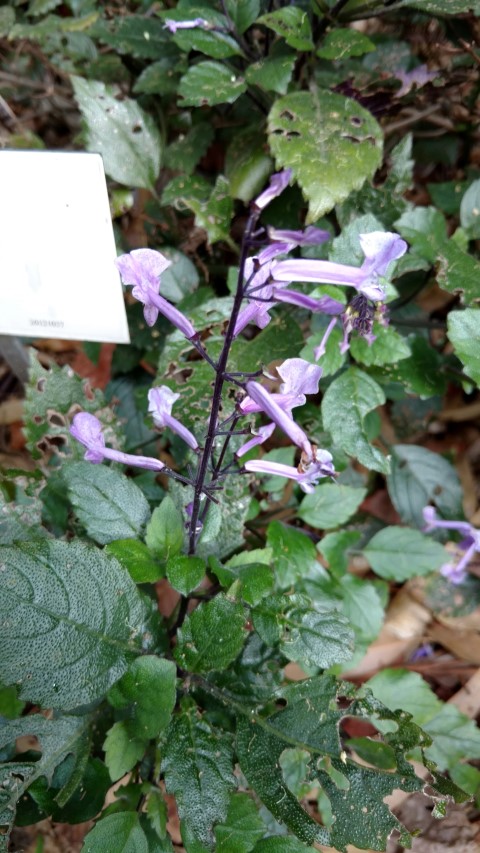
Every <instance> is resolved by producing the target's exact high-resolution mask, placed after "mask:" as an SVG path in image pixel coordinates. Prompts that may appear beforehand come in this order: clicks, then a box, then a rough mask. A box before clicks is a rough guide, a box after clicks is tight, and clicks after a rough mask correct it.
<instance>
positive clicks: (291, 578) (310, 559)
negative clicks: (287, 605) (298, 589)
mask: <svg viewBox="0 0 480 853" xmlns="http://www.w3.org/2000/svg"><path fill="white" fill-rule="evenodd" d="M267 544H268V545H269V546H270V548H272V550H273V564H274V567H275V578H276V581H277V584H278V586H279V587H280V589H287V588H288V587H289V586H291V584H293V583H295V582H296V581H297V580H298V579H299V578H301V577H302V575H305V574H307V572H308V571H309V569H311V568H312V567H313V566H316V565H317V561H316V553H315V546H314V544H313V542H312V541H311V539H309V537H308V536H306V535H305V533H302V532H301V531H300V530H297V529H296V528H295V527H287V526H286V525H284V524H281V523H280V522H279V521H272V522H271V523H270V524H269V525H268V528H267Z"/></svg>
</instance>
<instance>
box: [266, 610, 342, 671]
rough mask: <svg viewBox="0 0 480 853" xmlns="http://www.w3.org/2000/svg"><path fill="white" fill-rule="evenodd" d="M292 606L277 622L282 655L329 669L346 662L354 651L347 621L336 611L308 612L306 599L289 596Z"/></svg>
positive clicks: (297, 661)
mask: <svg viewBox="0 0 480 853" xmlns="http://www.w3.org/2000/svg"><path fill="white" fill-rule="evenodd" d="M290 601H291V605H292V606H291V607H289V608H288V609H287V610H286V611H285V612H284V613H283V615H282V617H281V619H280V622H281V625H282V629H283V636H282V638H281V640H280V648H281V651H282V653H283V654H284V655H285V657H287V658H288V659H289V660H291V661H295V662H296V663H300V664H304V665H306V666H308V667H312V666H313V667H320V668H321V669H328V667H330V666H332V665H333V664H335V663H342V662H343V661H346V660H349V659H350V658H351V656H352V651H353V632H352V629H351V627H350V623H349V622H348V620H347V619H346V618H345V617H344V616H342V615H341V614H340V613H338V612H337V611H335V610H333V611H332V610H322V609H321V608H320V607H319V608H318V610H312V609H307V608H308V599H306V598H302V596H296V595H294V596H291V598H290Z"/></svg>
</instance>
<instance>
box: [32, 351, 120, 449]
mask: <svg viewBox="0 0 480 853" xmlns="http://www.w3.org/2000/svg"><path fill="white" fill-rule="evenodd" d="M73 407H79V408H80V409H82V411H84V412H89V413H90V414H94V415H96V417H98V419H99V420H100V422H101V424H102V426H103V427H104V428H105V431H104V435H105V440H106V443H107V444H113V445H114V446H115V447H117V448H118V446H119V441H118V435H117V427H116V426H114V425H115V422H116V416H115V415H114V414H113V412H112V410H111V409H108V408H107V404H106V401H105V397H104V395H103V394H102V392H101V391H99V390H98V389H94V390H92V389H91V388H90V386H89V384H88V382H86V381H85V380H84V379H81V378H80V377H79V376H76V375H75V374H74V372H73V371H72V369H71V367H68V365H65V366H64V367H58V366H57V365H52V367H51V368H50V369H49V370H46V369H45V368H44V367H42V365H41V364H40V362H39V361H38V360H37V358H36V357H34V356H33V355H31V358H30V370H29V375H28V385H27V386H26V400H25V414H24V417H25V435H26V439H27V447H28V450H29V451H30V453H31V454H32V456H33V458H34V459H40V458H41V457H42V455H45V453H48V454H50V453H51V452H52V451H53V452H54V453H57V454H58V455H61V456H62V455H63V454H64V451H65V448H68V447H70V448H71V449H72V451H73V453H74V454H75V453H76V454H77V455H78V458H80V455H81V454H82V455H83V453H84V452H85V449H84V447H83V446H82V447H81V446H80V444H79V443H78V442H76V441H74V440H73V438H72V437H71V436H70V432H69V429H68V427H69V417H68V416H69V414H70V413H71V411H72V409H73Z"/></svg>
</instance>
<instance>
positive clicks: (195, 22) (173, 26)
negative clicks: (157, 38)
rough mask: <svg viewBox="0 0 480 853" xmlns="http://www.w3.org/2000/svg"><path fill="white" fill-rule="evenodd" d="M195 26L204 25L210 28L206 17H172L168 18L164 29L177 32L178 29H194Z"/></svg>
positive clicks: (203, 27) (203, 26)
mask: <svg viewBox="0 0 480 853" xmlns="http://www.w3.org/2000/svg"><path fill="white" fill-rule="evenodd" d="M194 27H202V29H208V28H209V27H210V24H209V23H208V21H206V20H205V18H193V19H192V20H191V21H173V20H172V18H166V19H165V23H164V25H163V29H164V30H170V32H171V33H173V34H175V33H176V32H177V30H192V29H194Z"/></svg>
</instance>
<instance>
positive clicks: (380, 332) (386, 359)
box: [350, 324, 412, 367]
mask: <svg viewBox="0 0 480 853" xmlns="http://www.w3.org/2000/svg"><path fill="white" fill-rule="evenodd" d="M373 332H374V334H375V340H374V341H373V343H372V344H369V343H368V342H367V341H366V340H365V338H362V337H360V336H355V337H352V341H351V344H350V351H351V353H352V355H353V357H354V359H355V361H360V362H361V363H362V364H366V365H367V367H369V366H371V365H376V366H378V365H380V366H381V365H383V364H396V363H397V362H398V361H402V359H404V358H409V356H411V354H412V353H411V349H410V347H409V345H408V343H407V341H406V340H405V338H403V337H402V336H401V335H399V334H398V332H396V331H395V329H392V327H391V326H388V327H387V328H385V327H384V326H381V325H380V324H375V325H374V329H373Z"/></svg>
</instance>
